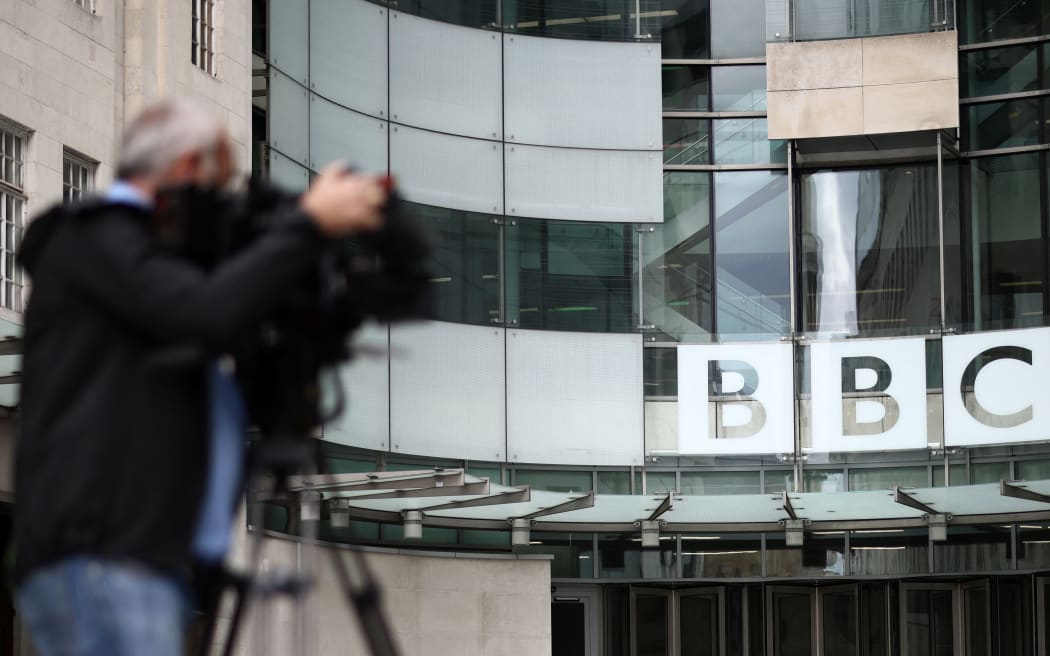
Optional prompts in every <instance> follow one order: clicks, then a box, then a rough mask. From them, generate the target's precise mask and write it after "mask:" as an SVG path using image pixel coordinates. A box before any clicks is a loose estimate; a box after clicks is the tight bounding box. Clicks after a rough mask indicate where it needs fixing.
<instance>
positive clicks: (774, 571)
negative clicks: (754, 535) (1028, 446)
mask: <svg viewBox="0 0 1050 656" xmlns="http://www.w3.org/2000/svg"><path fill="white" fill-rule="evenodd" d="M845 564H846V534H845V533H844V532H834V531H816V532H813V533H809V534H807V535H806V539H805V542H804V544H803V546H802V548H799V547H789V546H787V543H786V541H785V539H784V534H783V533H767V534H766V576H842V575H843V574H844V573H845Z"/></svg>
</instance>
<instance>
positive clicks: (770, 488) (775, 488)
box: [762, 469, 795, 492]
mask: <svg viewBox="0 0 1050 656" xmlns="http://www.w3.org/2000/svg"><path fill="white" fill-rule="evenodd" d="M794 489H795V475H794V474H793V473H792V472H791V470H790V469H767V470H766V471H765V480H764V482H763V484H762V491H763V492H787V491H789V490H794Z"/></svg>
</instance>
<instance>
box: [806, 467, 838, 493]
mask: <svg viewBox="0 0 1050 656" xmlns="http://www.w3.org/2000/svg"><path fill="white" fill-rule="evenodd" d="M802 490H803V491H804V492H825V493H826V492H845V491H846V474H845V472H843V471H842V470H841V469H806V470H805V471H803V473H802Z"/></svg>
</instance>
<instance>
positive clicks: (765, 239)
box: [714, 171, 791, 339]
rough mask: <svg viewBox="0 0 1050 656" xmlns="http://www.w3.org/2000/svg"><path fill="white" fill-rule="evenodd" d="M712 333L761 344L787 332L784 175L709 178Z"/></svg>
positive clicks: (743, 173)
mask: <svg viewBox="0 0 1050 656" xmlns="http://www.w3.org/2000/svg"><path fill="white" fill-rule="evenodd" d="M714 183H715V230H716V234H715V248H714V251H715V257H714V260H715V281H716V288H715V299H716V300H715V304H716V331H717V332H718V334H719V335H720V336H721V337H722V338H723V339H725V338H745V339H763V338H771V337H779V336H780V335H782V334H785V333H788V332H790V331H791V326H790V307H789V304H790V283H789V276H790V268H789V266H788V226H787V215H788V208H787V193H788V188H787V187H788V185H787V175H786V173H783V172H777V171H733V172H718V173H715V174H714Z"/></svg>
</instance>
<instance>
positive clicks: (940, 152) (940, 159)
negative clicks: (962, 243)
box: [937, 130, 947, 333]
mask: <svg viewBox="0 0 1050 656" xmlns="http://www.w3.org/2000/svg"><path fill="white" fill-rule="evenodd" d="M937 245H938V251H937V255H938V262H937V264H938V269H939V274H940V285H941V288H940V290H941V307H940V309H941V333H944V332H945V329H946V328H947V325H946V323H945V320H946V312H945V308H946V304H945V299H944V290H945V283H944V145H943V144H942V143H941V131H940V130H938V131H937Z"/></svg>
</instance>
